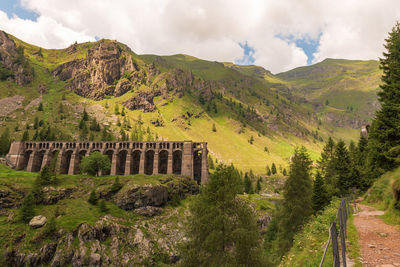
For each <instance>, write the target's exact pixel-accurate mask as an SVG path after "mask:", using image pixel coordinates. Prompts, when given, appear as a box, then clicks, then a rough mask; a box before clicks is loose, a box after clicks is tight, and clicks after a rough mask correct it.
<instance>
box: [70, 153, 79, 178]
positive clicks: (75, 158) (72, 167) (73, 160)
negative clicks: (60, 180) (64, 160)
mask: <svg viewBox="0 0 400 267" xmlns="http://www.w3.org/2000/svg"><path fill="white" fill-rule="evenodd" d="M78 160H79V154H78V153H77V152H76V151H74V152H73V153H72V155H71V160H70V161H69V167H68V174H69V175H74V174H76V169H77V167H78Z"/></svg>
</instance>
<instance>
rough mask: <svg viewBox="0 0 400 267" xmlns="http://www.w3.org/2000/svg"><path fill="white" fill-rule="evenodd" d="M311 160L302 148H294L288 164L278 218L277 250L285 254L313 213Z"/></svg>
mask: <svg viewBox="0 0 400 267" xmlns="http://www.w3.org/2000/svg"><path fill="white" fill-rule="evenodd" d="M311 163H312V161H311V159H310V156H309V154H308V153H307V150H306V149H305V148H304V147H301V148H296V149H295V151H294V155H293V156H292V158H291V162H290V171H289V177H288V179H287V180H286V182H285V185H284V192H283V196H284V199H283V201H282V207H281V210H280V212H279V214H278V217H279V225H280V227H279V232H278V237H279V240H280V242H279V248H280V249H279V250H280V254H283V253H285V252H286V251H287V250H288V249H289V248H290V247H291V245H292V242H293V236H294V234H295V233H296V232H297V231H298V230H300V229H301V227H302V225H303V224H304V223H305V222H306V220H307V219H308V218H309V217H310V216H311V214H312V213H313V207H312V199H311V198H312V181H311V175H310V172H311Z"/></svg>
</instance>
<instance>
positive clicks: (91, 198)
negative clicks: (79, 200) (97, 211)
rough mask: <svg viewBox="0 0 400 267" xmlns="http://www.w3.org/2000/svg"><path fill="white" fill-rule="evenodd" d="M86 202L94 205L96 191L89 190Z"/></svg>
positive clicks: (95, 202)
mask: <svg viewBox="0 0 400 267" xmlns="http://www.w3.org/2000/svg"><path fill="white" fill-rule="evenodd" d="M88 202H89V203H90V204H92V205H96V204H97V195H96V192H95V191H94V190H92V192H90V195H89V199H88Z"/></svg>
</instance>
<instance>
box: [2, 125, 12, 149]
mask: <svg viewBox="0 0 400 267" xmlns="http://www.w3.org/2000/svg"><path fill="white" fill-rule="evenodd" d="M10 145H11V139H10V130H9V129H8V128H5V129H4V131H3V133H2V134H1V136H0V155H6V154H7V153H8V151H9V150H10Z"/></svg>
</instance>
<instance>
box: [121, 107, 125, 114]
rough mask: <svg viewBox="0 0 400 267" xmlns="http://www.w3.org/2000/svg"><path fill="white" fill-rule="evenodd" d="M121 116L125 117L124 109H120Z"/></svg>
mask: <svg viewBox="0 0 400 267" xmlns="http://www.w3.org/2000/svg"><path fill="white" fill-rule="evenodd" d="M121 116H125V107H122V111H121Z"/></svg>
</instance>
